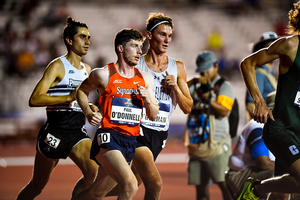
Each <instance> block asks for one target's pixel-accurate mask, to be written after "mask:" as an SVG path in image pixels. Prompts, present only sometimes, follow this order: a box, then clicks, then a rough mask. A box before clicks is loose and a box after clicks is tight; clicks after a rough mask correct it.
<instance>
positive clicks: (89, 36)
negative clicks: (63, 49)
mask: <svg viewBox="0 0 300 200" xmlns="http://www.w3.org/2000/svg"><path fill="white" fill-rule="evenodd" d="M79 36H84V37H88V38H91V36H90V35H86V34H79Z"/></svg>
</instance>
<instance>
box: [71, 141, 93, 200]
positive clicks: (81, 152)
mask: <svg viewBox="0 0 300 200" xmlns="http://www.w3.org/2000/svg"><path fill="white" fill-rule="evenodd" d="M91 145H92V143H91V141H90V140H88V139H86V140H82V141H81V142H79V143H78V144H77V145H76V146H75V147H73V149H72V151H71V152H70V155H69V157H70V158H71V159H72V160H73V161H74V163H75V164H76V165H77V166H78V167H79V168H80V170H81V172H82V174H83V176H82V177H81V178H80V179H79V180H78V182H77V183H76V185H75V187H74V189H73V192H72V199H73V198H74V197H75V196H76V195H78V194H79V193H80V192H82V191H83V190H86V189H88V188H89V187H90V186H91V185H92V183H93V182H94V180H95V178H96V174H97V168H98V165H97V163H96V162H95V161H93V160H91V159H90V149H91Z"/></svg>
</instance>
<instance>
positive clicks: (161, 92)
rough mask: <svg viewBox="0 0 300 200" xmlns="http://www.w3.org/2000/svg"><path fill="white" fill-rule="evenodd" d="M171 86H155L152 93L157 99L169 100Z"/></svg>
mask: <svg viewBox="0 0 300 200" xmlns="http://www.w3.org/2000/svg"><path fill="white" fill-rule="evenodd" d="M170 93H171V88H168V87H155V90H154V95H155V98H156V99H157V100H159V101H167V100H170Z"/></svg>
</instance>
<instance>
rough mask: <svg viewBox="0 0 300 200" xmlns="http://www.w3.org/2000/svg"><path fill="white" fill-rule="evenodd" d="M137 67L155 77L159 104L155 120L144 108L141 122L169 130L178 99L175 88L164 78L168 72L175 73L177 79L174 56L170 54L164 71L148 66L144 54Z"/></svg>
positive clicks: (155, 93) (147, 125) (160, 129)
mask: <svg viewBox="0 0 300 200" xmlns="http://www.w3.org/2000/svg"><path fill="white" fill-rule="evenodd" d="M136 68H138V69H139V70H141V71H144V72H148V73H149V74H151V76H152V77H153V81H154V88H153V93H154V95H155V98H156V103H157V104H158V106H159V112H158V114H157V118H156V120H155V121H151V120H149V119H148V117H147V115H146V111H145V108H144V110H143V116H142V121H141V124H142V125H143V126H145V127H147V128H149V129H153V130H157V131H167V130H168V129H169V125H170V118H171V115H172V113H173V111H174V110H175V107H176V105H177V99H176V94H175V92H174V91H173V88H171V87H169V86H167V85H166V84H165V83H164V79H165V77H166V72H168V73H169V75H174V76H175V77H176V80H177V65H176V61H175V59H174V58H171V57H169V56H168V67H167V69H166V70H165V71H163V72H160V73H157V72H154V71H152V70H151V69H149V68H148V66H147V65H146V63H145V59H144V55H143V56H142V57H141V59H140V60H139V63H138V64H137V65H136Z"/></svg>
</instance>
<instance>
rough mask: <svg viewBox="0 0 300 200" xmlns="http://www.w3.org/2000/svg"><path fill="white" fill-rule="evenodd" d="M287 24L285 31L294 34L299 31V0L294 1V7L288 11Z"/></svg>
mask: <svg viewBox="0 0 300 200" xmlns="http://www.w3.org/2000/svg"><path fill="white" fill-rule="evenodd" d="M288 16H289V24H288V26H287V30H286V33H288V34H294V33H299V32H300V21H299V19H300V1H299V2H297V3H294V9H292V10H290V11H289V13H288Z"/></svg>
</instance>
